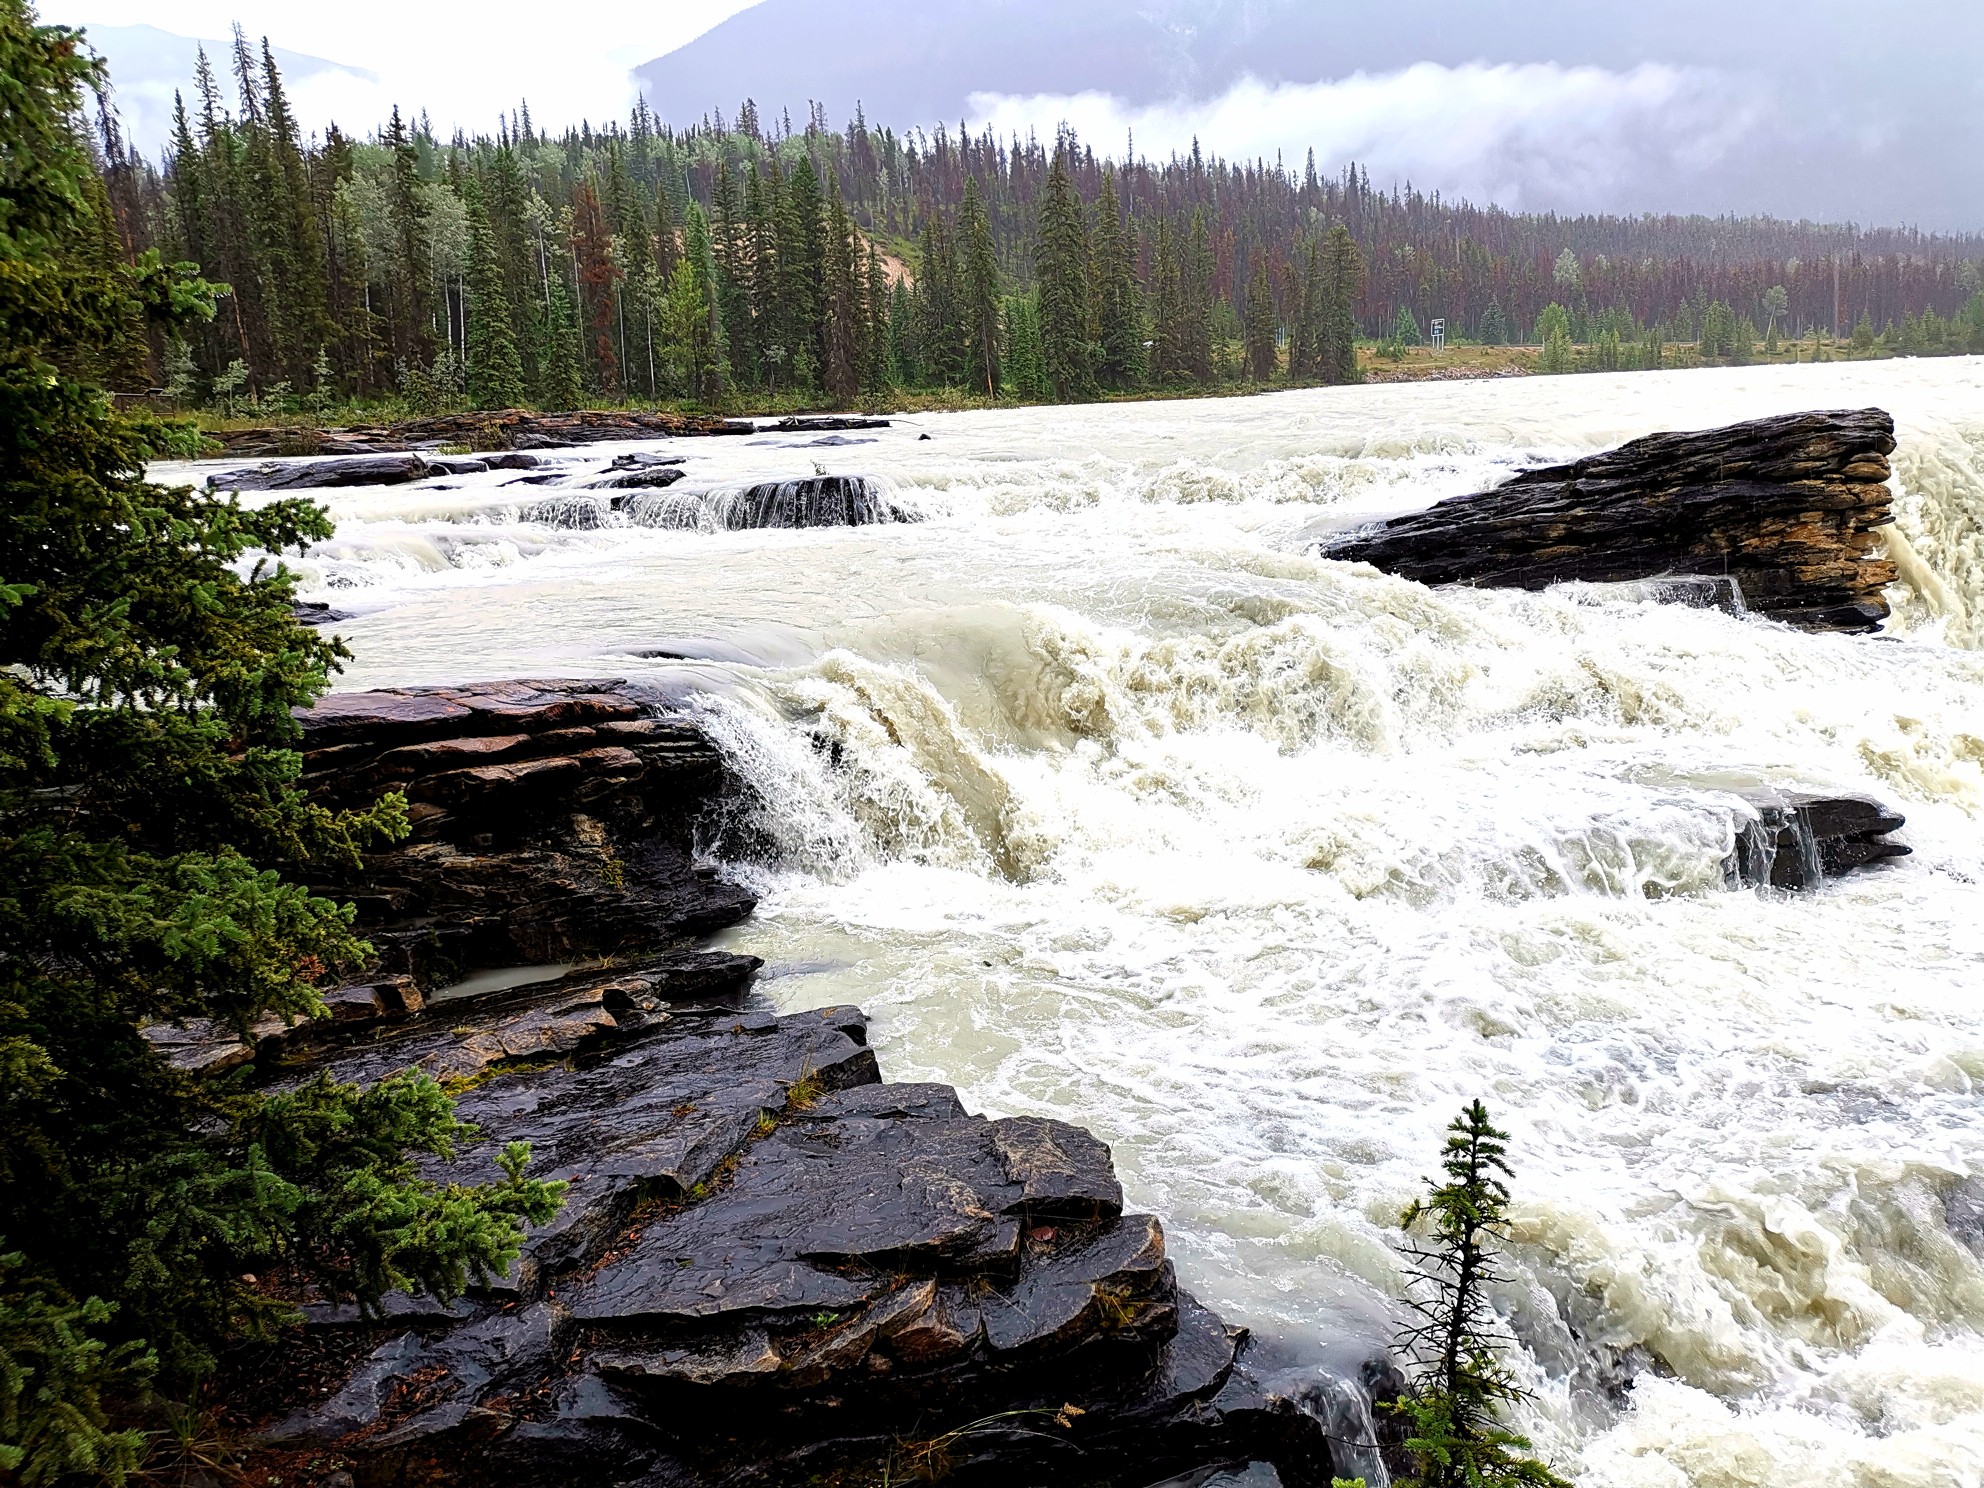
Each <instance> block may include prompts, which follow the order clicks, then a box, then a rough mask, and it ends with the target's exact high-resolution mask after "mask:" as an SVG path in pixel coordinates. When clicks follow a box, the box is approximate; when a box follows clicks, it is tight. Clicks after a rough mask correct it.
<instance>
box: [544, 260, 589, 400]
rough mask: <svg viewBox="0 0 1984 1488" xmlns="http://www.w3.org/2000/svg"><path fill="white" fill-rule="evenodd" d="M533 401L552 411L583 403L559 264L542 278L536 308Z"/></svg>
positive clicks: (578, 352)
mask: <svg viewBox="0 0 1984 1488" xmlns="http://www.w3.org/2000/svg"><path fill="white" fill-rule="evenodd" d="M535 318H536V323H537V335H536V342H537V369H538V371H537V388H536V395H537V396H536V402H537V404H538V406H539V407H541V408H548V409H551V410H553V411H554V412H556V411H563V410H565V409H571V408H579V407H582V406H583V405H584V403H585V358H584V352H583V350H582V348H581V344H580V339H579V325H578V320H577V317H576V316H574V314H573V313H572V293H571V290H570V289H569V288H567V287H566V284H565V272H564V268H563V266H562V265H556V266H554V267H553V268H552V271H551V273H550V275H549V276H548V277H547V278H546V279H545V282H544V304H543V305H542V306H540V307H539V308H538V311H537V314H536V317H535Z"/></svg>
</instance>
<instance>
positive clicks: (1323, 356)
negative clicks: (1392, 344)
mask: <svg viewBox="0 0 1984 1488" xmlns="http://www.w3.org/2000/svg"><path fill="white" fill-rule="evenodd" d="M1323 273H1324V285H1323V319H1322V329H1321V334H1320V336H1319V338H1318V344H1317V355H1318V359H1319V363H1320V365H1319V367H1318V370H1319V371H1320V372H1321V373H1322V377H1323V381H1325V382H1330V383H1344V382H1356V381H1357V380H1358V378H1359V376H1360V374H1359V372H1358V370H1357V297H1358V296H1359V295H1360V294H1361V293H1362V292H1363V288H1364V255H1363V254H1361V253H1360V252H1358V250H1357V243H1356V240H1355V239H1353V238H1352V237H1351V236H1350V229H1349V228H1347V227H1345V226H1344V225H1343V224H1342V223H1341V222H1339V223H1337V224H1336V225H1335V226H1334V227H1332V228H1331V229H1330V233H1329V239H1328V241H1327V243H1326V244H1325V246H1324V250H1323Z"/></svg>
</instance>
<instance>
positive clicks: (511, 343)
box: [465, 185, 524, 408]
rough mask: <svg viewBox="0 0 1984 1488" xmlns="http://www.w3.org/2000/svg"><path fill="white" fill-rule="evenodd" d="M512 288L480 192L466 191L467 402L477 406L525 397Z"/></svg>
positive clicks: (506, 403) (519, 400)
mask: <svg viewBox="0 0 1984 1488" xmlns="http://www.w3.org/2000/svg"><path fill="white" fill-rule="evenodd" d="M510 313H511V312H510V292H509V287H508V286H507V285H506V284H504V282H503V266H502V265H501V264H500V263H498V262H497V260H496V238H495V234H494V233H492V232H491V231H490V227H489V214H488V212H487V211H486V210H485V209H484V207H483V202H482V192H481V191H480V190H479V189H477V188H476V187H474V186H473V185H471V186H470V187H469V191H468V335H467V338H466V339H467V345H468V353H467V356H466V358H465V360H466V363H467V372H468V394H469V401H470V402H472V403H474V404H475V406H476V407H477V408H514V407H516V406H517V405H518V404H520V403H522V402H523V401H524V364H523V358H522V356H521V355H519V354H518V351H517V328H516V325H515V323H514V322H513V321H512V320H511V319H510Z"/></svg>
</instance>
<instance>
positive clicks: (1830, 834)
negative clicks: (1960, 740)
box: [1727, 790, 1912, 889]
mask: <svg viewBox="0 0 1984 1488" xmlns="http://www.w3.org/2000/svg"><path fill="white" fill-rule="evenodd" d="M1742 794H1743V796H1744V798H1745V799H1746V800H1747V801H1748V802H1749V803H1750V805H1751V806H1752V807H1753V808H1754V809H1755V810H1756V813H1757V815H1756V819H1755V820H1753V821H1751V822H1748V823H1746V824H1745V825H1744V827H1743V828H1742V830H1741V832H1740V833H1739V834H1738V836H1737V840H1736V852H1735V854H1734V855H1733V856H1732V857H1731V859H1730V861H1729V863H1728V865H1727V872H1728V874H1729V876H1730V878H1731V879H1732V880H1733V881H1735V882H1737V883H1741V884H1746V885H1750V886H1753V887H1763V886H1769V887H1771V888H1775V889H1810V888H1816V887H1818V886H1819V885H1820V884H1821V883H1823V882H1824V881H1825V880H1826V879H1828V878H1838V877H1839V876H1841V875H1842V874H1845V873H1850V872H1852V871H1853V870H1854V869H1856V868H1864V867H1867V866H1868V865H1870V864H1874V863H1880V862H1884V861H1886V860H1887V859H1889V858H1905V857H1907V856H1908V855H1909V853H1910V852H1911V851H1912V849H1910V848H1908V847H1906V846H1904V845H1903V844H1902V843H1899V842H1890V841H1889V840H1888V836H1889V834H1890V833H1893V832H1898V831H1900V830H1901V829H1902V828H1903V827H1904V826H1906V825H1907V824H1908V819H1907V818H1906V817H1904V816H1902V815H1901V814H1900V813H1899V812H1897V811H1895V810H1894V809H1893V808H1891V807H1888V806H1885V805H1883V804H1882V803H1881V802H1879V801H1875V800H1871V799H1869V798H1868V797H1866V796H1826V795H1820V794H1816V793H1813V792H1808V791H1773V790H1760V791H1746V792H1743V793H1742Z"/></svg>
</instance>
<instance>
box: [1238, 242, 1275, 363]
mask: <svg viewBox="0 0 1984 1488" xmlns="http://www.w3.org/2000/svg"><path fill="white" fill-rule="evenodd" d="M1280 332H1281V326H1280V323H1279V321H1278V320H1277V318H1276V315H1275V308H1274V286H1273V284H1272V282H1271V281H1270V280H1269V278H1268V260H1267V255H1266V254H1264V253H1256V254H1255V255H1254V274H1253V277H1252V278H1251V279H1250V280H1248V282H1247V320H1246V345H1245V351H1246V363H1247V376H1248V377H1249V378H1250V379H1251V380H1252V381H1254V382H1272V381H1273V380H1274V375H1275V372H1276V370H1277V366H1276V355H1277V353H1276V349H1275V348H1276V340H1277V338H1278V336H1279V335H1280Z"/></svg>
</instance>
